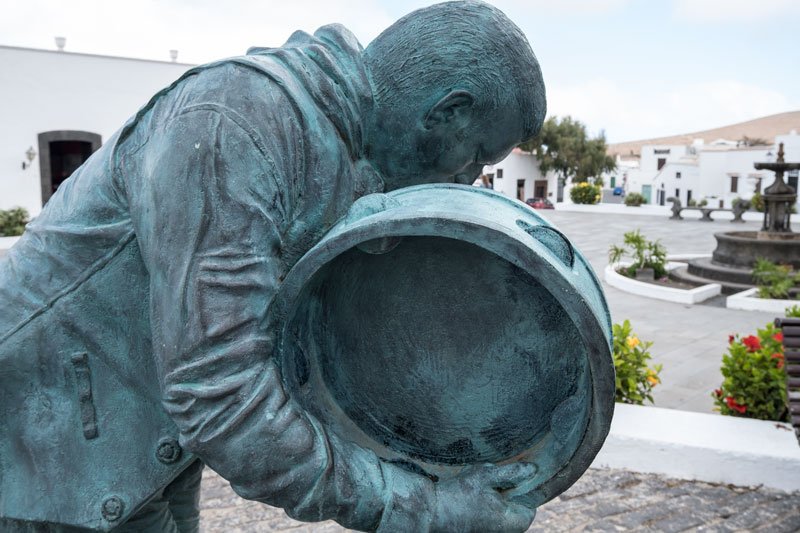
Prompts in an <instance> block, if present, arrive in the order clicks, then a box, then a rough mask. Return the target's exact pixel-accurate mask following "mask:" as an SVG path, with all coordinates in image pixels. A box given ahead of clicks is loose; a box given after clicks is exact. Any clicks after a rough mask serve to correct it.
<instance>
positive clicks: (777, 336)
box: [772, 331, 783, 342]
mask: <svg viewBox="0 0 800 533" xmlns="http://www.w3.org/2000/svg"><path fill="white" fill-rule="evenodd" d="M772 338H773V339H775V340H776V341H777V342H783V332H782V331H779V332H778V333H776V334H775V335H773V336H772Z"/></svg>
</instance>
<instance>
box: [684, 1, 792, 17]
mask: <svg viewBox="0 0 800 533" xmlns="http://www.w3.org/2000/svg"><path fill="white" fill-rule="evenodd" d="M673 9H674V13H675V16H676V17H677V18H679V19H683V20H688V21H691V22H753V21H757V20H764V19H769V18H774V17H779V16H787V15H791V14H798V13H800V2H797V0H759V1H757V2H754V1H753V0H674V2H673Z"/></svg>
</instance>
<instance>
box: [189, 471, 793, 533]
mask: <svg viewBox="0 0 800 533" xmlns="http://www.w3.org/2000/svg"><path fill="white" fill-rule="evenodd" d="M201 505H202V511H201V531H203V532H206V533H217V532H223V531H224V532H226V533H251V532H252V533H256V532H261V531H286V532H292V533H334V532H345V531H348V530H346V529H344V528H342V527H341V526H339V525H338V524H336V523H334V522H323V523H319V524H308V523H303V522H296V521H294V520H292V519H290V518H289V517H287V516H286V514H285V513H284V512H283V511H282V510H280V509H276V508H274V507H269V506H267V505H262V504H260V503H257V502H249V501H246V500H242V499H240V498H239V497H238V496H236V495H235V494H234V493H233V491H232V490H231V489H230V487H229V486H228V484H227V483H226V482H225V481H224V480H223V479H222V478H220V477H219V476H218V475H216V474H215V473H214V472H212V471H211V470H209V469H206V470H205V473H204V476H203V493H202V498H201ZM799 530H800V493H795V494H787V493H784V492H779V491H773V490H768V489H764V488H755V489H753V488H741V487H731V486H725V485H712V484H709V483H700V482H690V481H682V480H676V479H668V478H663V477H659V476H656V475H651V474H633V473H630V472H624V471H620V470H599V469H590V470H589V471H588V472H587V473H586V474H585V475H584V476H583V477H582V478H581V479H580V480H579V481H578V482H577V483H576V484H575V485H573V486H572V487H571V488H570V489H569V490H568V491H567V492H565V493H564V494H562V495H561V496H559V497H557V498H556V499H554V500H553V501H551V502H548V503H546V504H545V505H543V506H542V507H540V508H539V510H538V513H537V516H536V520H534V522H533V525H532V526H531V528H530V529H529V530H528V531H530V532H537V533H548V532H557V533H558V532H567V531H659V532H660V531H664V532H673V531H675V532H677V531H707V532H715V533H716V532H719V533H722V532H732V531H765V532H783V531H786V532H790V531H799Z"/></svg>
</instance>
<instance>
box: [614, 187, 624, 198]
mask: <svg viewBox="0 0 800 533" xmlns="http://www.w3.org/2000/svg"><path fill="white" fill-rule="evenodd" d="M614 196H625V191H624V190H622V187H614Z"/></svg>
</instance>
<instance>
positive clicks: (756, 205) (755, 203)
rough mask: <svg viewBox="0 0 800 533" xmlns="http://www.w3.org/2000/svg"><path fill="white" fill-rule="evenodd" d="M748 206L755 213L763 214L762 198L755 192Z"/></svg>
mask: <svg viewBox="0 0 800 533" xmlns="http://www.w3.org/2000/svg"><path fill="white" fill-rule="evenodd" d="M750 205H751V206H752V207H753V209H755V210H756V211H759V212H761V213H763V212H764V198H763V197H762V196H761V193H760V192H757V193H755V194H754V195H753V198H751V199H750Z"/></svg>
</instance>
